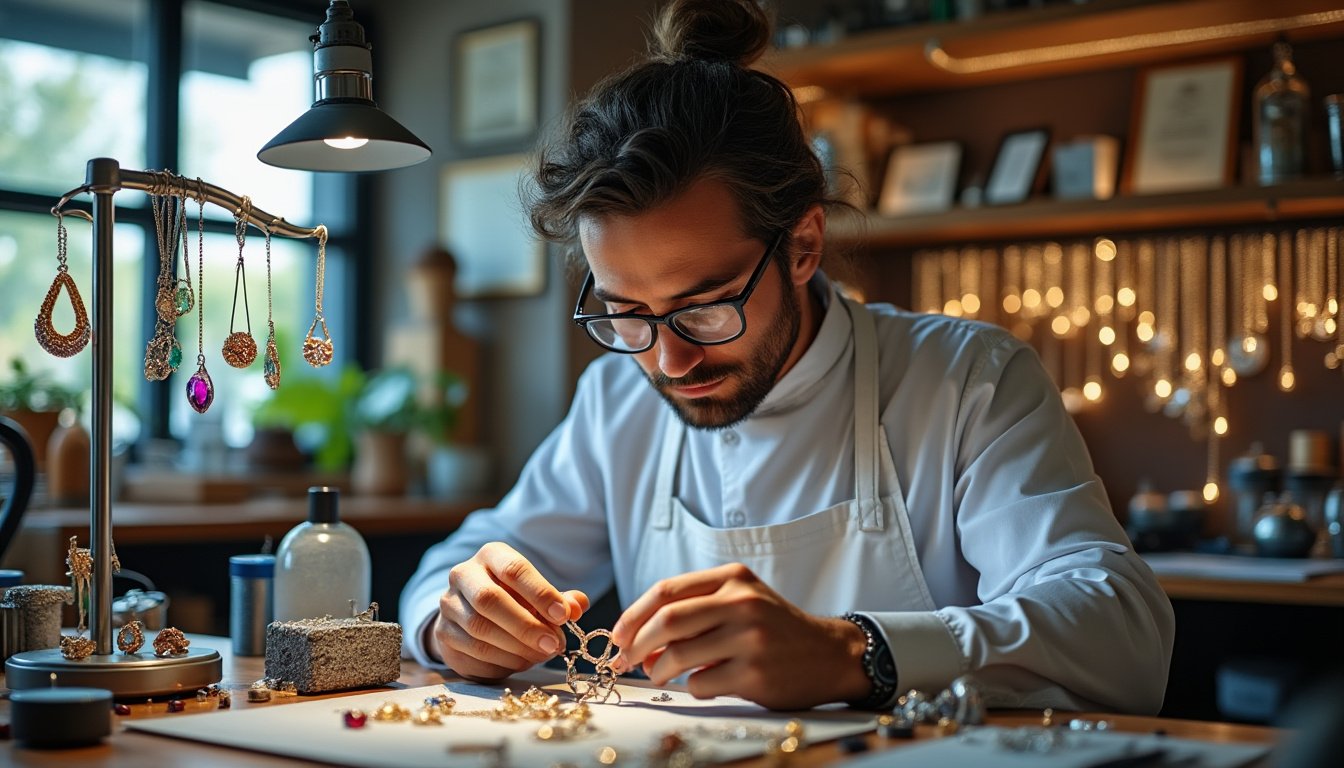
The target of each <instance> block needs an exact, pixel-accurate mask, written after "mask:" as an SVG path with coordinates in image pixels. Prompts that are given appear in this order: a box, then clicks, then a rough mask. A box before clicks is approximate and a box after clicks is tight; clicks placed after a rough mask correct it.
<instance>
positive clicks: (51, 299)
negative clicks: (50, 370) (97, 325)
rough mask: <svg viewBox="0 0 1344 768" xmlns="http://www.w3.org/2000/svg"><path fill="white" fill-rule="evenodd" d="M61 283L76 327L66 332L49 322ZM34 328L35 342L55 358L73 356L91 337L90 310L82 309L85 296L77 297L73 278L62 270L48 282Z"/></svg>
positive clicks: (77, 290)
mask: <svg viewBox="0 0 1344 768" xmlns="http://www.w3.org/2000/svg"><path fill="white" fill-rule="evenodd" d="M62 286H64V287H65V290H66V293H67V294H68V295H69V297H70V308H71V309H73V310H74V312H75V327H74V330H72V331H70V333H68V334H63V333H60V332H59V331H57V330H56V328H55V327H54V326H53V325H52V323H51V313H52V311H53V310H54V309H55V308H56V298H57V297H58V296H59V295H60V292H61V287H62ZM33 331H34V333H35V335H36V336H37V343H38V344H40V345H41V346H42V348H43V349H45V350H46V351H47V352H48V353H49V354H51V355H54V356H56V357H71V356H73V355H75V354H76V353H78V352H79V351H80V350H82V349H84V347H85V346H86V345H87V344H88V343H89V339H90V338H91V337H92V336H93V333H92V329H91V328H90V327H89V313H88V312H87V311H86V310H85V309H84V299H82V298H80V295H79V289H78V288H76V287H75V281H74V279H73V278H71V277H70V274H69V273H68V272H66V271H65V270H64V269H62V270H59V271H58V272H57V273H56V279H55V280H52V281H51V287H50V288H48V289H47V296H46V298H45V299H43V300H42V309H41V310H40V311H38V313H37V320H36V321H35V322H34V323H33Z"/></svg>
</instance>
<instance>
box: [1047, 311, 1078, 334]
mask: <svg viewBox="0 0 1344 768" xmlns="http://www.w3.org/2000/svg"><path fill="white" fill-rule="evenodd" d="M1072 328H1073V325H1072V324H1071V323H1070V322H1069V318H1067V317H1065V316H1063V315H1055V319H1054V320H1051V321H1050V330H1051V331H1053V332H1054V334H1055V335H1056V336H1066V335H1068V333H1069V330H1070V329H1072Z"/></svg>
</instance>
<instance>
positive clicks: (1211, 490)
mask: <svg viewBox="0 0 1344 768" xmlns="http://www.w3.org/2000/svg"><path fill="white" fill-rule="evenodd" d="M1204 500H1205V501H1207V502H1210V503H1212V502H1215V501H1217V500H1218V483H1216V482H1214V481H1212V480H1210V481H1209V482H1207V483H1205V484H1204Z"/></svg>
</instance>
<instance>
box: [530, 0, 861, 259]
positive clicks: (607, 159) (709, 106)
mask: <svg viewBox="0 0 1344 768" xmlns="http://www.w3.org/2000/svg"><path fill="white" fill-rule="evenodd" d="M769 41H770V20H769V17H768V16H767V15H766V13H765V12H764V11H763V10H762V8H761V7H760V5H758V4H757V2H755V0H672V1H671V2H669V3H668V4H667V5H665V6H664V7H663V9H662V11H661V13H660V14H659V17H658V19H657V22H656V23H655V26H654V38H653V41H652V43H651V45H650V53H649V56H648V58H647V59H646V60H645V61H642V62H640V63H637V64H635V65H633V66H631V67H630V68H628V69H626V70H625V71H623V72H619V73H617V74H615V75H612V76H609V77H607V78H606V79H604V80H603V81H602V82H600V83H599V84H597V85H596V86H594V88H593V90H592V91H591V92H590V93H589V95H588V96H587V98H585V99H583V100H582V101H581V102H579V103H578V104H576V105H575V106H574V107H573V108H572V109H571V110H570V112H569V114H568V115H567V116H566V119H565V120H564V121H563V122H562V123H561V125H560V126H559V127H558V130H556V131H555V133H554V134H553V135H552V136H550V137H549V138H548V139H547V140H546V141H544V142H543V143H542V145H541V147H540V148H539V149H538V151H537V155H536V163H535V168H534V176H535V178H534V179H533V182H534V183H533V184H531V185H529V187H530V188H527V189H525V190H524V204H525V206H526V207H527V209H528V212H529V216H530V219H531V223H532V228H533V229H534V230H535V232H536V233H537V235H538V236H539V237H541V238H543V239H545V240H549V241H552V242H558V243H562V244H565V245H566V246H568V249H567V250H568V256H569V257H570V258H571V260H572V262H571V263H575V262H578V261H579V260H581V257H582V255H581V253H580V252H579V248H578V225H579V220H580V219H581V218H582V217H584V216H599V217H600V216H605V215H613V214H614V215H634V214H639V213H642V212H644V211H648V210H650V209H652V208H655V207H657V206H658V205H660V204H662V203H665V202H667V201H669V200H671V199H672V198H674V197H676V196H677V195H678V194H679V193H681V192H683V191H684V190H685V189H687V188H688V187H689V186H690V185H691V184H693V183H694V182H696V181H699V180H701V179H706V178H713V179H717V180H720V181H722V182H724V183H725V184H726V185H727V186H728V188H729V189H730V190H732V193H733V195H734V197H735V198H736V200H737V203H738V206H739V208H740V210H741V214H742V219H743V226H744V229H745V234H747V235H748V236H751V237H756V238H759V239H761V240H765V241H769V240H770V239H771V238H773V237H774V236H775V235H776V234H777V233H779V232H781V231H787V230H789V229H790V228H791V227H792V226H793V225H794V224H795V223H797V221H798V220H799V219H800V218H801V217H802V215H803V214H804V213H805V212H806V211H807V209H808V208H810V207H811V206H813V205H816V204H821V205H825V206H831V205H835V204H837V203H836V201H834V200H831V199H830V198H828V197H827V190H826V181H825V176H824V174H823V172H822V167H821V163H820V162H819V161H818V159H817V156H816V155H815V154H814V153H813V152H812V149H811V147H810V145H809V144H808V140H807V137H806V135H805V134H804V131H803V128H802V125H801V123H800V122H799V118H798V104H797V102H796V101H795V100H794V97H793V92H792V91H791V90H789V87H788V86H787V85H785V84H784V83H782V82H780V81H779V80H778V79H776V78H774V77H772V76H770V75H768V74H766V73H764V72H760V71H757V70H753V69H748V68H747V67H748V66H749V65H750V64H751V63H752V62H754V61H756V60H757V59H758V58H759V57H760V56H761V54H762V53H764V51H765V49H766V46H767V45H768V44H769ZM841 205H843V204H841ZM780 251H781V259H786V258H787V255H786V254H787V250H786V249H780Z"/></svg>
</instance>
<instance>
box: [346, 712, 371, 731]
mask: <svg viewBox="0 0 1344 768" xmlns="http://www.w3.org/2000/svg"><path fill="white" fill-rule="evenodd" d="M344 717H345V727H346V728H363V727H364V724H365V723H367V722H368V721H369V716H368V715H366V714H364V713H363V712H361V711H359V710H358V709H347V710H346V711H345V715H344Z"/></svg>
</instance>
